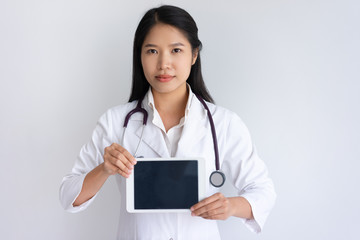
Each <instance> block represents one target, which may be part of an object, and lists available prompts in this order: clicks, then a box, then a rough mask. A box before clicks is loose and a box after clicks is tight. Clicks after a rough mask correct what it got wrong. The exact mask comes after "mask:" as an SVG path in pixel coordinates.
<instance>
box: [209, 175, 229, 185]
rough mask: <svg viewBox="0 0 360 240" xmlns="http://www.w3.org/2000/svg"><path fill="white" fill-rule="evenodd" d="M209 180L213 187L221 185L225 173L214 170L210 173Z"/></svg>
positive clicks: (223, 181)
mask: <svg viewBox="0 0 360 240" xmlns="http://www.w3.org/2000/svg"><path fill="white" fill-rule="evenodd" d="M209 180H210V183H211V185H213V186H214V187H221V186H222V185H224V183H225V174H224V173H223V172H221V171H214V172H212V173H211V175H210V179H209Z"/></svg>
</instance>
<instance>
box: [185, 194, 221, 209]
mask: <svg viewBox="0 0 360 240" xmlns="http://www.w3.org/2000/svg"><path fill="white" fill-rule="evenodd" d="M221 197H223V195H222V194H221V193H215V194H213V195H211V196H210V197H208V198H205V199H203V200H202V201H200V202H198V203H197V204H195V205H194V206H192V207H191V208H190V210H191V211H196V210H197V209H199V208H202V207H204V206H205V205H208V204H210V203H212V202H215V201H217V200H218V199H220V198H221Z"/></svg>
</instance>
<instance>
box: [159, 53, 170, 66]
mask: <svg viewBox="0 0 360 240" xmlns="http://www.w3.org/2000/svg"><path fill="white" fill-rule="evenodd" d="M170 66H171V57H170V55H169V54H167V53H162V54H159V58H158V68H159V69H160V70H165V69H169V68H170Z"/></svg>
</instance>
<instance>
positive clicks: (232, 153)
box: [223, 114, 276, 233]
mask: <svg viewBox="0 0 360 240" xmlns="http://www.w3.org/2000/svg"><path fill="white" fill-rule="evenodd" d="M226 135H227V136H226V138H225V139H226V144H225V148H226V151H225V156H224V162H223V165H224V168H225V169H227V171H229V172H230V176H231V177H232V183H233V185H234V186H235V187H236V189H237V191H238V194H239V196H242V197H244V198H245V199H247V200H248V202H249V203H250V205H251V208H252V212H253V216H254V219H253V220H248V219H246V220H245V219H244V222H245V225H246V226H247V227H248V228H250V230H252V231H253V232H256V233H259V232H261V230H262V229H263V226H264V223H265V221H266V219H267V217H268V215H269V213H270V211H271V209H272V208H273V206H274V203H275V199H276V193H275V190H274V185H273V182H272V180H271V179H270V178H269V177H268V171H267V168H266V166H265V163H264V162H263V161H262V160H261V159H260V158H259V156H258V155H257V153H256V149H255V147H254V145H253V143H252V140H251V137H250V134H249V131H248V129H247V127H246V126H245V124H244V123H243V122H242V120H241V119H240V118H239V117H238V116H237V115H236V114H234V115H233V116H232V118H231V120H230V123H229V125H228V129H227V134H226Z"/></svg>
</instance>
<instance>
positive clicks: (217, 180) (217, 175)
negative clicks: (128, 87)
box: [122, 94, 226, 187]
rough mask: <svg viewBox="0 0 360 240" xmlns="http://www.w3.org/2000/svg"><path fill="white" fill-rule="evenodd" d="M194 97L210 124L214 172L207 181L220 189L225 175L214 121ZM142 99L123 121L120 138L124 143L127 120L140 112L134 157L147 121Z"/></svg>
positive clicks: (201, 100) (203, 102)
mask: <svg viewBox="0 0 360 240" xmlns="http://www.w3.org/2000/svg"><path fill="white" fill-rule="evenodd" d="M195 96H196V97H197V98H198V99H199V101H200V102H201V104H202V105H203V106H204V108H205V109H206V111H207V115H208V118H209V122H210V127H211V134H212V139H213V143H214V152H215V167H216V170H215V171H213V172H212V173H211V174H210V177H209V180H210V183H211V185H213V186H214V187H221V186H222V185H224V183H225V179H226V178H225V174H224V173H223V172H222V171H220V164H219V150H218V144H217V137H216V131H215V125H214V120H213V118H212V116H211V113H210V110H209V108H208V106H207V104H206V103H205V101H204V100H203V99H202V98H201V97H200V96H199V95H197V94H195ZM143 99H144V96H143V97H141V98H140V99H139V100H138V103H137V105H136V107H135V108H134V109H133V110H131V111H130V112H129V113H128V114H127V115H126V117H125V121H124V126H123V127H124V132H123V136H122V142H124V137H125V131H126V128H127V125H128V123H129V120H130V118H131V116H132V115H133V114H134V113H137V112H141V113H142V114H143V127H142V130H141V136H140V140H139V142H138V145H137V146H136V149H135V154H134V156H135V157H136V156H137V151H138V150H139V146H140V143H141V142H142V139H143V134H144V128H145V126H146V123H147V119H148V112H147V111H146V110H145V109H144V108H142V107H141V103H142V101H143Z"/></svg>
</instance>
